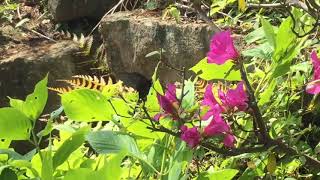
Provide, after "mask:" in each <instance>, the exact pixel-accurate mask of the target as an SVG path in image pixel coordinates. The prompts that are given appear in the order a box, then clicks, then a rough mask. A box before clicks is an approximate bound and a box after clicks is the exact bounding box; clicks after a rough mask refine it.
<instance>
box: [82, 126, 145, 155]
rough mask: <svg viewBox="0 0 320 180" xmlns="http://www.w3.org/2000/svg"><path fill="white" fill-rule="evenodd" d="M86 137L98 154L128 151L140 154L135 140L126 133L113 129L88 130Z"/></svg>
mask: <svg viewBox="0 0 320 180" xmlns="http://www.w3.org/2000/svg"><path fill="white" fill-rule="evenodd" d="M86 139H87V141H88V142H89V144H90V145H91V146H92V147H93V149H94V150H95V151H97V152H98V153H99V154H112V153H119V152H128V153H130V154H136V155H140V151H139V149H138V147H137V144H136V142H135V140H134V139H133V138H132V137H130V136H128V135H124V134H119V133H117V132H113V131H97V132H90V133H89V134H88V135H87V137H86Z"/></svg>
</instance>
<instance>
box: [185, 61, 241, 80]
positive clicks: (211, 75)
mask: <svg viewBox="0 0 320 180" xmlns="http://www.w3.org/2000/svg"><path fill="white" fill-rule="evenodd" d="M233 66H234V64H233V62H232V61H227V62H226V63H224V64H223V65H217V64H210V63H208V62H207V58H204V59H202V60H201V61H200V62H199V63H198V64H196V65H195V66H193V67H192V68H191V69H190V70H192V71H193V72H194V73H196V74H198V75H199V77H200V78H202V79H204V80H213V79H225V80H228V81H240V80H241V75H240V71H239V70H234V69H232V68H233ZM231 69H232V70H231Z"/></svg>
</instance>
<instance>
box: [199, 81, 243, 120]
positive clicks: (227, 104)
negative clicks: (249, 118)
mask: <svg viewBox="0 0 320 180" xmlns="http://www.w3.org/2000/svg"><path fill="white" fill-rule="evenodd" d="M218 95H219V100H220V103H219V102H218V101H217V99H216V98H215V97H214V95H213V92H212V84H209V85H208V86H207V87H206V91H205V93H204V99H203V101H202V103H201V104H202V105H205V106H209V107H210V108H209V110H208V112H207V113H206V114H205V115H204V116H203V117H202V119H203V120H207V119H209V117H210V116H212V115H213V114H214V113H215V112H219V113H220V112H226V111H229V110H240V111H244V110H246V109H247V108H248V103H247V102H248V96H247V94H246V92H245V90H244V85H243V82H239V83H238V85H237V87H236V88H235V89H229V90H228V91H227V92H226V93H224V92H223V91H222V90H221V89H219V90H218ZM235 108H236V109H235Z"/></svg>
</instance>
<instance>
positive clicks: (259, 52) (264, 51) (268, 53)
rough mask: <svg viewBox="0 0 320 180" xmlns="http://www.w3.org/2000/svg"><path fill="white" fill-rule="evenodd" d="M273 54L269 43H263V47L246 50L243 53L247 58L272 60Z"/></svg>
mask: <svg viewBox="0 0 320 180" xmlns="http://www.w3.org/2000/svg"><path fill="white" fill-rule="evenodd" d="M272 53H273V49H272V47H271V46H270V44H269V43H267V42H266V43H263V44H261V45H258V46H257V47H254V48H250V49H247V50H244V51H243V52H242V55H243V56H246V57H256V58H261V59H271V57H272Z"/></svg>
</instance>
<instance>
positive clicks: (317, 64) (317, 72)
mask: <svg viewBox="0 0 320 180" xmlns="http://www.w3.org/2000/svg"><path fill="white" fill-rule="evenodd" d="M311 60H312V65H313V71H314V72H313V80H312V81H311V82H309V83H308V84H307V87H306V91H307V93H309V94H318V93H320V59H319V58H318V56H317V53H316V52H315V51H312V53H311Z"/></svg>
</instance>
